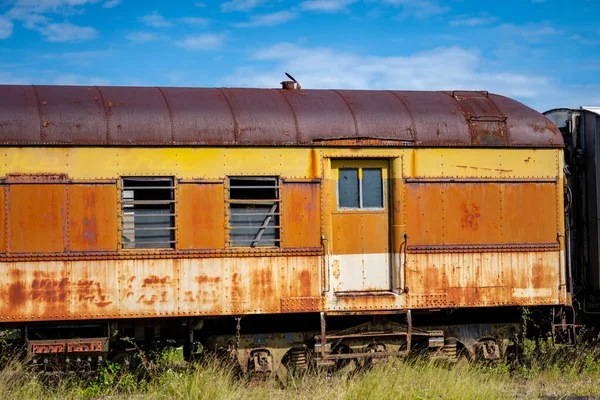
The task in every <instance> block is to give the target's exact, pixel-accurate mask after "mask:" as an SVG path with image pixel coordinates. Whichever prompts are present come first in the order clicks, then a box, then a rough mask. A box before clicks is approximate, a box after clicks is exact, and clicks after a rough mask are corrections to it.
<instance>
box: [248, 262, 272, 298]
mask: <svg viewBox="0 0 600 400" xmlns="http://www.w3.org/2000/svg"><path fill="white" fill-rule="evenodd" d="M273 286H274V285H273V275H272V271H271V270H270V269H266V268H260V269H254V270H252V271H251V273H250V292H251V293H252V295H253V300H254V301H256V302H258V303H259V304H260V303H262V304H269V303H270V302H272V301H273V298H274V296H273V293H274V290H275V289H274V287H273Z"/></svg>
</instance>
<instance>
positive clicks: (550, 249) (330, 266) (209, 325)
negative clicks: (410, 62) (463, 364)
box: [0, 84, 572, 373]
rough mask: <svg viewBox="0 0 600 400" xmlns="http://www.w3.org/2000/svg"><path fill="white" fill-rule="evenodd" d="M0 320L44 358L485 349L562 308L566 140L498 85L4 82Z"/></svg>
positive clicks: (338, 358)
mask: <svg viewBox="0 0 600 400" xmlns="http://www.w3.org/2000/svg"><path fill="white" fill-rule="evenodd" d="M0 145H1V146H2V149H1V151H0V152H1V153H2V160H1V162H0V179H1V181H0V184H1V185H2V186H1V190H0V204H1V207H0V232H1V234H0V323H1V324H2V327H3V328H5V329H12V332H13V336H12V338H13V339H14V340H15V341H17V342H19V343H22V344H24V345H26V346H27V349H28V352H29V353H30V354H31V355H32V358H33V362H34V363H37V364H38V365H43V366H46V365H48V364H51V363H53V362H54V361H53V360H61V361H62V362H63V363H64V364H66V365H67V367H69V366H70V367H73V368H75V367H77V366H80V365H85V366H86V368H92V369H93V368H96V367H97V366H98V365H100V364H101V362H102V360H105V359H107V358H109V359H113V360H123V359H125V358H126V357H128V354H129V353H128V348H127V346H126V345H124V344H123V341H122V340H121V341H120V340H119V338H124V337H127V338H133V339H135V342H136V343H137V344H138V345H139V346H145V347H151V346H160V345H164V344H173V345H183V346H184V349H185V354H186V357H187V358H192V357H193V356H194V355H195V354H196V352H198V351H200V349H203V351H204V352H208V351H214V352H216V353H219V354H229V355H234V356H235V359H236V360H238V362H239V365H240V367H241V368H242V369H243V370H244V371H248V370H253V371H259V372H266V373H273V372H277V371H281V370H282V369H283V370H287V369H289V368H290V367H293V368H298V367H305V366H306V365H308V364H310V363H316V364H317V365H319V366H323V367H327V368H342V367H345V366H347V365H349V364H352V363H354V364H353V365H358V364H361V363H362V364H364V363H367V362H369V360H372V359H373V358H377V357H386V356H390V355H399V354H406V353H407V352H408V351H411V350H414V349H422V350H423V351H431V352H433V351H435V352H436V354H438V353H439V354H444V355H446V356H448V357H454V356H456V355H457V354H459V353H460V352H461V351H462V352H463V354H467V355H470V356H473V357H474V356H477V354H481V355H483V356H484V357H488V358H497V357H500V356H502V354H504V353H505V352H508V351H509V349H510V346H511V345H514V337H515V336H516V335H518V332H519V324H518V322H519V314H518V308H519V307H522V306H537V307H542V308H543V309H546V310H551V309H554V308H555V307H561V306H566V307H569V306H570V305H571V302H572V299H571V288H570V284H569V276H570V273H569V272H568V270H567V263H566V261H565V228H564V226H565V223H564V218H565V216H564V199H563V186H564V184H565V175H564V160H563V146H564V142H563V136H562V134H561V132H560V131H559V130H558V128H557V127H556V126H555V125H554V124H553V123H551V122H550V121H549V120H548V119H546V118H545V117H544V116H543V115H542V114H539V113H538V112H536V111H534V110H532V109H530V108H528V107H526V106H524V105H523V104H520V103H519V102H517V101H515V100H512V99H509V98H506V97H503V96H500V95H495V94H491V93H488V92H476V91H447V92H441V91H440V92H414V91H352V90H303V89H296V88H293V85H290V84H287V85H284V87H283V88H282V89H211V88H206V89H205V88H162V87H161V88H157V87H154V88H153V87H66V86H9V85H6V86H0Z"/></svg>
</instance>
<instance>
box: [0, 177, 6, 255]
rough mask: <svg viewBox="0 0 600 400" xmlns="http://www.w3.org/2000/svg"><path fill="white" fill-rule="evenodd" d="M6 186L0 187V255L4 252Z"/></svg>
mask: <svg viewBox="0 0 600 400" xmlns="http://www.w3.org/2000/svg"><path fill="white" fill-rule="evenodd" d="M5 190H6V186H4V185H0V253H4V252H6V208H7V207H6V204H5V200H6V194H5Z"/></svg>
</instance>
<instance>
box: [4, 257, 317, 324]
mask: <svg viewBox="0 0 600 400" xmlns="http://www.w3.org/2000/svg"><path fill="white" fill-rule="evenodd" d="M321 265H322V259H321V257H320V256H298V257H227V258H223V257H219V258H185V259H173V258H171V259H147V258H146V259H127V260H113V261H106V260H85V259H82V260H78V261H68V262H63V261H36V262H28V263H15V262H2V263H0V270H2V271H5V274H2V275H0V284H1V288H2V291H1V292H0V321H5V322H6V321H13V322H14V321H40V320H69V319H77V320H82V319H107V318H145V317H160V316H175V315H182V316H186V315H187V316H192V315H233V314H241V313H251V314H255V313H277V312H281V311H282V310H281V306H282V301H281V299H298V298H307V299H308V298H310V299H313V300H314V299H319V298H320V294H321V286H320V270H319V268H320V266H321ZM313 300H307V302H308V303H311V302H313ZM308 303H307V304H308ZM311 304H312V303H311ZM315 307H316V306H315ZM298 311H299V310H288V311H284V312H298Z"/></svg>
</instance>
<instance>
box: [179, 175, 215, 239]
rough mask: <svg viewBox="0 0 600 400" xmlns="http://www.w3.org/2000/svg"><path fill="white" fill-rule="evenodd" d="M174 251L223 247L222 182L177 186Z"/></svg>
mask: <svg viewBox="0 0 600 400" xmlns="http://www.w3.org/2000/svg"><path fill="white" fill-rule="evenodd" d="M177 190H178V199H179V213H178V217H177V218H178V220H177V226H178V228H179V229H178V231H177V238H178V239H177V240H178V249H222V248H224V247H225V223H226V219H225V196H224V193H225V192H224V189H223V183H222V182H221V183H181V184H179V186H178V189H177Z"/></svg>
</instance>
